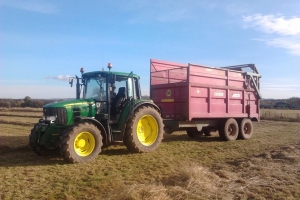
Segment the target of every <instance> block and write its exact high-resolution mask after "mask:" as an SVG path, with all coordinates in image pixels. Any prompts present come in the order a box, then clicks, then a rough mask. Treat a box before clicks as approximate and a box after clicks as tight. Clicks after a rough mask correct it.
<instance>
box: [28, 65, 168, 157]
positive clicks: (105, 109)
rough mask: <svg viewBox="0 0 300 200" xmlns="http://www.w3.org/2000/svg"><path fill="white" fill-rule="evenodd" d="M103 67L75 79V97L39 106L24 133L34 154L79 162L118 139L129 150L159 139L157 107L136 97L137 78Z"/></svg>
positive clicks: (146, 147) (160, 126) (141, 149)
mask: <svg viewBox="0 0 300 200" xmlns="http://www.w3.org/2000/svg"><path fill="white" fill-rule="evenodd" d="M108 68H109V70H108V71H95V72H87V73H84V69H83V68H81V70H80V72H81V78H80V77H77V76H76V77H72V78H70V80H69V83H70V84H71V87H72V85H73V81H74V80H75V81H76V100H67V101H62V102H56V103H50V104H47V105H44V106H43V119H40V120H39V122H38V123H37V124H35V125H34V128H33V129H32V130H31V134H30V136H29V144H30V146H31V147H32V149H33V151H34V152H35V153H37V154H38V155H49V154H52V153H54V152H58V151H59V152H60V153H61V155H62V156H63V158H64V160H66V161H68V162H71V163H85V162H90V161H92V160H94V159H95V158H97V156H98V154H99V153H100V152H101V149H102V148H103V147H106V146H109V145H110V144H116V143H123V144H124V145H125V146H126V147H127V149H128V150H130V151H132V152H138V153H142V152H150V151H154V150H155V149H156V148H157V147H158V146H159V144H160V143H161V141H162V139H163V126H164V125H163V121H162V118H161V111H160V109H159V107H158V106H157V105H155V104H154V103H153V102H152V101H151V100H143V99H142V98H141V89H140V83H139V76H137V75H136V74H133V73H132V72H131V73H129V74H128V73H122V72H112V71H111V65H110V64H109V65H108Z"/></svg>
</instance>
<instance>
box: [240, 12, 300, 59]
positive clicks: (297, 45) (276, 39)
mask: <svg viewBox="0 0 300 200" xmlns="http://www.w3.org/2000/svg"><path fill="white" fill-rule="evenodd" d="M243 21H244V23H245V28H253V29H255V30H258V31H260V32H262V33H265V34H266V35H264V37H263V38H259V39H255V40H257V41H262V42H265V43H266V44H267V45H270V46H274V47H278V48H284V49H287V50H288V51H287V52H288V53H290V54H292V55H296V56H300V18H298V17H292V18H290V19H286V18H285V17H284V16H282V15H261V14H254V15H248V16H244V17H243Z"/></svg>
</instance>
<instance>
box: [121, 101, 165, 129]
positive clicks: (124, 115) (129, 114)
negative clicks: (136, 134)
mask: <svg viewBox="0 0 300 200" xmlns="http://www.w3.org/2000/svg"><path fill="white" fill-rule="evenodd" d="M141 106H151V107H153V108H155V109H156V110H157V111H158V112H159V113H161V110H160V108H159V107H158V106H157V105H156V104H155V103H153V101H139V102H137V103H135V104H134V107H133V110H131V109H130V104H129V103H128V104H126V106H125V107H124V109H123V111H122V113H121V116H120V119H119V130H121V131H122V133H123V134H124V131H125V129H126V123H127V121H128V120H129V119H130V118H131V117H132V115H133V114H134V111H135V110H136V109H137V108H139V107H141Z"/></svg>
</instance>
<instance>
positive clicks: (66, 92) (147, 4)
mask: <svg viewBox="0 0 300 200" xmlns="http://www.w3.org/2000/svg"><path fill="white" fill-rule="evenodd" d="M299 10H300V1H299V0H276V1H274V0H264V1H260V0H252V1H248V0H247V1H246V0H231V1H230V0H228V1H217V0H201V1H198V0H182V1H179V0H177V1H176V0H164V1H160V0H126V1H124V0H119V1H114V0H112V1H104V0H98V1H95V0H88V1H79V0H78V1H70V0H64V1H58V0H52V1H46V0H0V98H24V97H25V96H30V97H31V98H72V97H75V88H74V87H73V88H70V86H69V84H68V77H69V76H74V75H75V74H77V75H80V72H79V70H80V68H81V67H84V68H85V70H86V71H95V70H102V68H106V66H107V63H108V62H111V63H113V70H114V71H124V72H131V71H133V72H134V73H136V74H139V75H140V76H141V85H142V93H143V94H144V95H148V94H149V61H150V59H151V58H154V59H159V60H166V61H172V62H178V63H195V64H202V65H208V66H214V67H222V66H230V65H238V64H246V63H254V64H255V65H256V67H257V68H258V70H259V72H260V74H261V75H262V79H261V93H262V96H263V98H289V97H295V96H296V97H300V11H299Z"/></svg>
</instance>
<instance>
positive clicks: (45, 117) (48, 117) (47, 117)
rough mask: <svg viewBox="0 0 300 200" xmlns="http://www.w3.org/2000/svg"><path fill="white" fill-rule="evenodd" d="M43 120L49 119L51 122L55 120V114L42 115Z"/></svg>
mask: <svg viewBox="0 0 300 200" xmlns="http://www.w3.org/2000/svg"><path fill="white" fill-rule="evenodd" d="M43 120H44V121H51V122H53V121H55V120H56V116H45V115H44V116H43Z"/></svg>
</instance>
